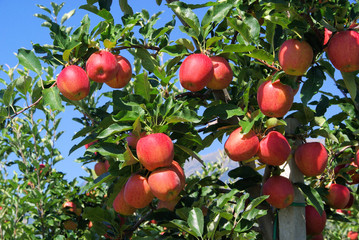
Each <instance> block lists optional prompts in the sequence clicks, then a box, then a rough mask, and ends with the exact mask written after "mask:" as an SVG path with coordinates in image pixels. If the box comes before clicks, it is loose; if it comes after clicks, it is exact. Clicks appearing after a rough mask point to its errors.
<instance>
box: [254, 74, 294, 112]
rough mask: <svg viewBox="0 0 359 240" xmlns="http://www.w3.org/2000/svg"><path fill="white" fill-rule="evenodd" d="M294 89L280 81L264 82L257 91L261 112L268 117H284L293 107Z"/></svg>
mask: <svg viewBox="0 0 359 240" xmlns="http://www.w3.org/2000/svg"><path fill="white" fill-rule="evenodd" d="M293 100H294V91H293V89H292V88H291V87H290V86H288V85H285V84H282V83H281V82H280V81H279V80H276V81H275V82H273V83H272V81H271V80H269V81H265V82H263V83H262V84H261V85H260V86H259V88H258V91H257V101H258V105H259V108H260V110H261V112H262V113H263V114H264V115H266V116H268V117H276V118H279V117H283V116H284V115H286V114H287V112H288V111H289V110H290V108H291V107H292V104H293Z"/></svg>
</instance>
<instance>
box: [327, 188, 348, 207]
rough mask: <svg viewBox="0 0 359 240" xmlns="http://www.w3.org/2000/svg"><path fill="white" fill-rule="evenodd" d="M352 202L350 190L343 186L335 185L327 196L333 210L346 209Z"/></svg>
mask: <svg viewBox="0 0 359 240" xmlns="http://www.w3.org/2000/svg"><path fill="white" fill-rule="evenodd" d="M349 200H350V191H349V189H348V188H347V187H346V186H344V185H341V184H336V183H333V184H331V185H330V187H329V190H328V195H327V202H328V204H329V206H330V207H331V208H334V209H342V208H345V207H346V205H347V204H348V203H349Z"/></svg>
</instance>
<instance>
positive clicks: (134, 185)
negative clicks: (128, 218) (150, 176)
mask: <svg viewBox="0 0 359 240" xmlns="http://www.w3.org/2000/svg"><path fill="white" fill-rule="evenodd" d="M124 198H125V201H126V202H127V203H128V204H129V205H130V206H132V207H134V208H144V207H146V206H148V205H149V204H150V203H151V202H152V199H153V194H152V192H151V189H150V186H149V183H148V182H147V179H146V178H145V177H143V176H141V175H140V174H133V175H132V176H131V177H130V178H129V179H128V180H127V183H126V185H125V190H124Z"/></svg>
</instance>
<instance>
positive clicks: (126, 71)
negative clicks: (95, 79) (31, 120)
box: [106, 55, 132, 88]
mask: <svg viewBox="0 0 359 240" xmlns="http://www.w3.org/2000/svg"><path fill="white" fill-rule="evenodd" d="M115 57H116V60H117V63H118V65H119V69H118V72H117V74H116V77H115V78H113V79H111V80H110V81H108V82H106V84H107V85H108V86H110V87H112V88H123V87H124V86H126V85H127V83H128V82H129V81H130V80H131V78H132V67H131V63H130V62H129V61H128V60H127V59H126V58H125V57H122V56H120V55H115Z"/></svg>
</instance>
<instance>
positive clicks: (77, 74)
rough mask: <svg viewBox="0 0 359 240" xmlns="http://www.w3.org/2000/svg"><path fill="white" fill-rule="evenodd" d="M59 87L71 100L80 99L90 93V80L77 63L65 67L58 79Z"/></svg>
mask: <svg viewBox="0 0 359 240" xmlns="http://www.w3.org/2000/svg"><path fill="white" fill-rule="evenodd" d="M56 84H57V88H58V89H59V91H60V92H61V94H62V95H63V96H64V97H66V98H67V99H69V100H72V101H78V100H81V99H83V98H85V97H86V96H87V95H88V94H89V93H90V80H89V78H88V76H87V74H86V72H85V70H83V69H82V68H80V67H79V66H76V65H70V66H67V67H65V68H64V69H63V70H62V71H61V72H60V74H59V75H58V77H57V79H56Z"/></svg>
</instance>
